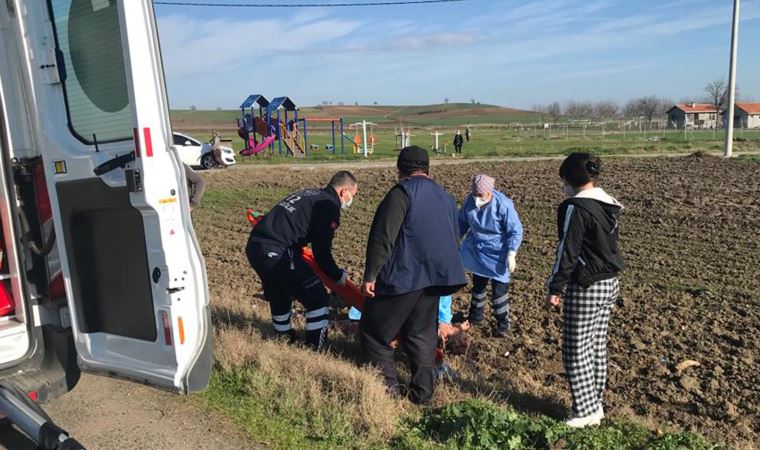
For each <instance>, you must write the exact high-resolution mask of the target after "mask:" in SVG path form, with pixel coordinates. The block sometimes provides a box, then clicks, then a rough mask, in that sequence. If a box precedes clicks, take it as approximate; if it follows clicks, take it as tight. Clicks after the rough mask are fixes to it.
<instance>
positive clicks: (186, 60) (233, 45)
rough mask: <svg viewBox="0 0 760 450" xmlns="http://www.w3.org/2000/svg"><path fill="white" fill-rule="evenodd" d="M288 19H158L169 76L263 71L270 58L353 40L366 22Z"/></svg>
mask: <svg viewBox="0 0 760 450" xmlns="http://www.w3.org/2000/svg"><path fill="white" fill-rule="evenodd" d="M317 17H318V16H312V18H311V19H309V20H306V21H304V19H305V18H304V17H300V18H299V17H296V18H295V19H294V20H292V21H284V20H249V21H246V20H231V19H214V20H200V19H195V18H191V17H187V16H183V15H172V16H166V17H162V18H160V19H159V27H160V31H161V46H162V50H163V56H164V66H165V68H166V71H167V74H168V76H169V77H170V78H171V77H173V78H180V77H185V76H190V75H197V74H201V73H220V74H222V73H225V72H226V71H228V70H231V69H233V70H234V69H242V68H245V67H246V66H248V67H250V68H251V69H253V68H258V67H261V66H262V65H263V63H264V62H265V61H266V59H267V57H270V56H271V55H275V54H281V53H294V52H299V51H304V50H306V49H308V48H312V47H319V46H320V45H326V44H328V43H330V42H331V41H334V40H336V39H339V38H342V37H345V36H348V35H349V34H351V33H352V32H353V31H355V30H357V29H358V28H359V27H360V26H361V23H360V22H358V21H353V20H337V19H327V18H317Z"/></svg>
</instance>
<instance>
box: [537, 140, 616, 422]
mask: <svg viewBox="0 0 760 450" xmlns="http://www.w3.org/2000/svg"><path fill="white" fill-rule="evenodd" d="M600 167H601V161H600V160H599V158H597V157H594V156H591V155H589V154H588V153H573V154H571V155H569V156H568V157H567V158H566V159H565V161H564V162H563V163H562V165H561V166H560V169H559V176H560V177H561V178H562V181H563V182H564V186H563V189H564V192H565V194H566V195H567V196H568V197H569V198H568V199H567V200H565V201H564V202H562V204H561V205H560V206H559V209H558V211H557V230H558V234H559V245H558V246H557V260H556V262H555V263H554V268H553V269H552V273H551V275H550V276H549V279H548V281H547V283H546V285H547V291H548V292H547V296H546V307H547V308H549V309H551V308H554V307H557V306H559V305H560V303H561V302H562V301H563V299H564V308H563V319H564V320H563V322H564V323H563V333H562V361H563V363H564V366H565V373H566V375H567V381H568V383H569V385H570V393H571V394H572V398H573V409H572V416H571V417H570V419H569V420H568V421H567V425H568V426H570V427H573V428H583V427H587V426H590V425H599V423H600V422H601V420H602V419H603V418H604V408H603V404H602V401H603V396H604V389H605V386H606V383H607V326H608V323H609V320H610V314H611V312H612V307H613V306H614V305H615V303H616V302H617V300H618V296H619V294H620V286H619V282H618V273H619V272H620V271H621V270H622V269H623V259H622V257H621V255H620V250H619V248H618V238H619V233H620V215H621V213H622V211H623V205H621V204H620V203H619V202H618V201H617V200H615V199H614V198H612V197H611V196H610V195H609V194H607V193H606V192H604V190H602V188H600V187H597V186H596V182H597V179H598V177H599V174H600Z"/></svg>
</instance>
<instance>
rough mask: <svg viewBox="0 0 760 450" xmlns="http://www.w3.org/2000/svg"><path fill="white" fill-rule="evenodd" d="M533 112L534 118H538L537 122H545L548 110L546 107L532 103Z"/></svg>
mask: <svg viewBox="0 0 760 450" xmlns="http://www.w3.org/2000/svg"><path fill="white" fill-rule="evenodd" d="M533 114H535V115H536V119H537V120H538V122H539V123H541V124H543V123H545V122H546V117H547V116H548V111H547V109H546V106H544V105H538V104H536V105H533Z"/></svg>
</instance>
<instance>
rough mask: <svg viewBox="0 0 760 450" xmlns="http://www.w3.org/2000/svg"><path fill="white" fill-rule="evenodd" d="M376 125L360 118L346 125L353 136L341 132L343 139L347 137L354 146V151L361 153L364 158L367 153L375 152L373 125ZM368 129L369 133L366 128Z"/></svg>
mask: <svg viewBox="0 0 760 450" xmlns="http://www.w3.org/2000/svg"><path fill="white" fill-rule="evenodd" d="M376 126H377V125H376V124H374V123H372V122H367V121H366V120H362V121H361V122H357V123H354V124H351V125H349V126H348V129H349V130H350V131H351V132H353V136H351V135H349V134H345V133H344V134H343V138H344V139H348V141H349V142H351V143H352V144H353V146H354V153H363V154H364V157H365V158H366V157H367V155H369V154H372V153H375V143H376V141H377V139H376V138H375V127H376ZM368 129H369V133H367V130H368Z"/></svg>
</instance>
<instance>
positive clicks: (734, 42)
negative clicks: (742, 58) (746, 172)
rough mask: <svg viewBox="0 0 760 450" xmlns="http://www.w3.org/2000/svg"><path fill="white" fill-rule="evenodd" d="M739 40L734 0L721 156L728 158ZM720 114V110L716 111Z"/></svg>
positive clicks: (732, 122)
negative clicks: (724, 142)
mask: <svg viewBox="0 0 760 450" xmlns="http://www.w3.org/2000/svg"><path fill="white" fill-rule="evenodd" d="M738 41H739V0H734V21H733V28H732V30H731V63H730V65H729V68H728V110H727V111H726V145H725V147H724V150H723V156H724V157H726V158H730V157H731V156H732V155H733V147H734V105H735V104H736V48H737V46H738V43H739V42H738ZM718 114H720V111H718Z"/></svg>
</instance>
